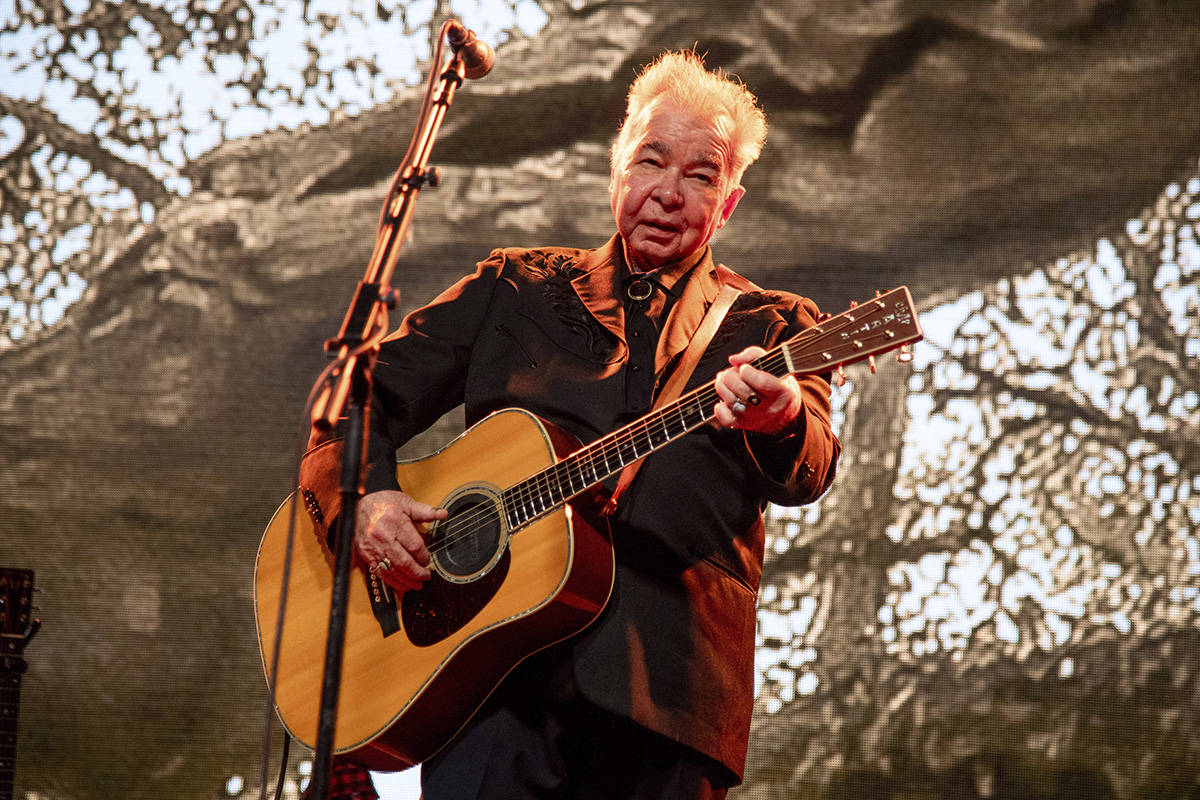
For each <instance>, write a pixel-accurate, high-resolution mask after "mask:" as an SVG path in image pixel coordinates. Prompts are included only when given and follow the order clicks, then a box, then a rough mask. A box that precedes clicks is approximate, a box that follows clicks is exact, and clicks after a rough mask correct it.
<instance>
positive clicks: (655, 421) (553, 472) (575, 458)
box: [430, 312, 886, 553]
mask: <svg viewBox="0 0 1200 800" xmlns="http://www.w3.org/2000/svg"><path fill="white" fill-rule="evenodd" d="M847 313H849V312H847ZM835 321H837V322H839V323H840V324H839V325H832V326H831V325H830V323H832V322H835ZM850 324H853V325H861V324H862V321H861V320H858V319H856V318H852V317H851V318H844V317H843V315H839V316H838V317H833V318H831V319H829V320H826V321H825V323H822V325H820V326H815V327H814V328H809V329H807V330H806V331H804V332H803V333H801V334H798V335H797V336H796V337H794V338H793V339H791V340H790V341H788V342H785V343H783V344H781V345H780V346H778V347H776V348H774V349H773V350H771V351H770V352H768V353H766V354H764V355H763V356H761V357H760V358H758V359H756V360H755V361H753V362H751V364H752V366H754V367H756V368H758V369H762V370H763V371H766V372H770V373H772V374H775V375H780V374H786V373H787V372H788V369H787V358H786V357H785V355H784V350H785V349H787V350H789V352H790V355H791V357H792V359H793V361H795V360H796V359H797V353H796V351H797V350H798V349H800V348H801V345H804V344H807V340H811V339H813V338H817V337H824V336H825V335H827V334H829V333H836V332H838V331H840V330H841V329H843V328H844V327H845V326H846V325H850ZM830 328H832V330H830ZM806 334H807V335H806ZM879 338H886V332H882V331H881V332H871V333H867V334H864V336H862V337H860V338H859V339H858V342H859V343H860V345H861V343H865V342H866V341H868V340H871V339H879ZM863 349H868V350H870V349H871V348H863V347H861V346H859V347H856V348H855V352H854V353H852V354H851V357H856V356H858V353H859V352H860V351H861V350H863ZM800 355H801V356H803V355H804V353H801V354H800ZM861 357H864V358H865V355H864V356H861ZM828 363H829V365H830V369H834V368H836V367H837V365H838V364H840V363H845V360H843V361H840V362H839V361H836V360H829V362H828ZM701 394H705V395H706V397H705V398H704V399H703V401H702V400H701V398H700V395H701ZM716 399H717V394H716V390H715V381H714V382H712V383H709V384H707V385H706V386H703V387H700V388H698V389H696V390H693V391H692V392H691V393H689V394H688V395H685V396H684V397H682V398H680V399H679V400H677V401H675V402H673V403H671V404H670V405H668V406H665V407H663V408H662V409H659V410H658V411H657V412H655V413H653V414H650V415H647V416H646V417H643V418H642V419H640V420H637V421H635V422H634V423H632V424H631V425H630V426H627V427H626V428H622V429H620V430H618V431H614V432H613V433H611V434H608V435H607V436H605V437H603V438H602V439H600V440H597V442H594V443H593V444H591V445H589V446H588V447H585V448H583V449H581V450H580V451H578V452H577V453H575V454H572V455H571V456H569V457H568V458H566V459H564V460H563V461H560V462H557V463H555V464H553V465H551V466H549V467H547V468H546V469H544V470H542V471H541V472H540V473H538V474H536V475H534V476H531V477H530V478H527V479H526V480H524V481H521V482H520V483H517V484H515V485H514V486H512V487H510V488H509V489H507V490H504V491H502V492H501V495H500V499H501V503H500V506H501V507H500V508H497V507H496V505H495V504H490V503H489V504H482V505H481V506H479V507H477V508H476V509H472V511H471V512H470V513H469V514H467V515H464V516H463V517H460V518H459V519H458V520H456V522H457V523H458V526H457V527H458V530H457V532H455V533H452V534H448V535H447V536H445V537H443V538H442V539H439V540H438V541H437V542H436V543H435V544H434V545H433V546H431V547H430V552H431V553H436V552H441V551H442V550H445V549H447V548H449V547H451V546H453V545H455V544H457V543H458V542H460V541H462V540H464V539H467V538H471V537H474V536H476V535H477V534H478V532H479V531H481V530H483V529H484V528H485V527H490V526H491V524H492V522H491V521H492V520H493V519H495V518H498V517H501V516H506V513H505V512H506V511H508V509H510V508H517V509H521V510H522V511H525V512H532V513H527V517H526V518H525V519H523V520H519V523H518V524H517V525H514V526H511V527H510V529H509V530H510V532H511V533H516V532H517V531H519V530H521V529H522V528H524V527H525V526H526V525H528V524H529V523H531V522H533V521H535V520H536V519H538V518H539V517H540V516H542V515H543V514H545V513H547V512H548V511H551V510H553V509H554V508H557V507H558V506H559V505H561V504H562V503H564V502H566V501H567V500H569V499H571V498H572V497H574V496H575V495H577V494H579V493H581V492H583V491H584V490H586V489H587V488H588V487H589V486H590V485H591V483H587V484H585V485H583V486H582V487H581V488H579V489H577V490H574V489H573V488H570V487H573V486H574V480H573V479H572V475H577V476H579V477H583V476H584V475H585V474H586V473H585V471H584V469H583V468H581V467H578V466H576V462H580V463H583V464H588V465H591V469H590V472H591V473H592V474H595V471H596V461H597V455H598V454H599V455H602V456H603V458H604V469H605V470H608V472H607V474H606V475H605V477H608V476H609V475H612V474H615V473H616V472H618V471H619V470H620V469H622V468H623V467H624V466H626V464H627V463H632V462H633V461H636V460H637V459H638V458H641V457H643V456H644V455H648V454H649V453H650V452H653V451H654V450H656V449H658V447H662V446H664V445H665V444H668V443H669V442H671V441H674V439H676V438H678V437H679V436H682V435H683V434H685V433H687V432H688V431H689V430H691V429H692V427H699V426H700V425H703V424H704V423H705V422H707V421H708V420H709V419H711V418H712V414H711V413H708V412H707V411H706V410H705V406H707V405H708V402H705V401H711V402H712V403H714V404H715V401H716ZM689 402H692V403H695V402H700V413H701V419H700V420H699V421H698V422H696V423H695V425H694V426H692V427H686V426H685V427H684V428H683V429H682V430H680V431H679V432H677V433H675V434H671V433H670V432H669V431H667V434H668V435H667V438H666V439H665V440H664V441H663V442H661V443H659V444H658V445H654V443H653V440H651V442H650V444H651V447H650V449H649V450H647V451H646V453H644V454H641V455H639V453H638V448H637V445H636V442H635V440H636V439H637V437H638V436H642V437H646V436H648V435H649V430H650V428H651V427H652V426H653V427H660V426H661V427H664V429H665V422H664V420H663V418H664V417H666V416H668V415H670V414H676V413H678V414H680V415H682V413H683V409H682V407H683V406H685V405H687V404H688V403H689ZM606 439H609V440H611V441H605V440H606ZM598 445H599V446H598ZM629 447H632V453H633V458H631V459H630V461H629V462H625V461H624V459H623V457H622V455H621V451H622V450H623V449H624V448H629ZM593 450H595V451H597V452H595V453H593V452H592V451H593ZM609 453H611V454H612V455H613V456H615V459H616V461H617V463H619V464H621V467H618V469H616V470H611V469H610V468H609V461H610V458H609V455H608V454H609ZM564 476H565V477H567V478H568V479H571V482H570V483H569V484H568V487H569V488H568V489H567V491H565V492H564V489H563V477H564ZM603 479H604V478H601V479H600V480H603ZM593 483H594V482H593ZM555 494H557V495H558V498H559V499H558V500H555V499H554V495H555ZM547 496H549V498H550V502H549V503H548V504H547V503H546V502H544V499H545V498H546V497H547ZM539 499H540V500H543V502H541V503H539V502H538V501H539ZM507 521H508V520H507V519H506V522H507Z"/></svg>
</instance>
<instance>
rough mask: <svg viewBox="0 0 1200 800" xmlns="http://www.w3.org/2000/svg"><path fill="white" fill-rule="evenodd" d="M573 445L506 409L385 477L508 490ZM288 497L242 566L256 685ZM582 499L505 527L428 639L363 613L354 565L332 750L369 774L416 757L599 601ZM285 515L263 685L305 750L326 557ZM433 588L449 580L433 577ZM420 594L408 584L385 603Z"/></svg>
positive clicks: (364, 592) (422, 487)
mask: <svg viewBox="0 0 1200 800" xmlns="http://www.w3.org/2000/svg"><path fill="white" fill-rule="evenodd" d="M576 446H577V443H575V442H574V440H572V439H571V438H570V437H568V436H566V435H565V434H562V433H561V432H559V431H557V430H555V429H554V428H553V427H552V426H550V425H547V424H545V423H543V422H542V421H541V420H539V419H538V418H537V417H535V416H533V415H532V414H529V413H528V412H525V411H520V410H515V409H509V410H505V411H501V412H497V413H495V414H493V415H491V416H489V417H487V418H486V419H484V420H482V421H480V422H479V423H477V424H476V425H474V426H473V427H471V428H470V429H469V430H468V431H466V432H465V433H464V434H462V435H461V436H459V437H458V438H457V439H455V440H454V441H453V442H451V443H450V444H449V445H447V446H446V447H445V448H443V449H442V450H440V451H438V452H436V453H434V454H432V455H430V456H428V457H426V458H423V459H419V460H416V461H411V462H404V463H402V464H400V465H398V467H397V477H398V480H399V482H400V485H401V486H403V487H404V489H405V491H406V492H408V493H409V494H410V495H412V496H413V497H415V498H416V499H418V500H421V501H422V502H426V503H429V504H431V505H441V504H443V502H445V499H446V498H447V497H450V496H451V495H453V494H454V493H455V492H456V491H457V490H458V489H459V488H460V487H461V486H463V485H465V484H464V479H469V482H470V483H472V484H485V485H494V486H498V487H505V486H509V485H511V484H513V483H516V482H518V481H520V480H522V479H523V478H525V477H526V476H528V475H530V474H531V473H534V472H537V471H538V470H540V469H544V468H546V467H548V466H550V465H552V464H554V463H555V462H556V461H557V460H558V459H559V458H561V457H563V456H564V455H566V454H569V453H570V452H571V450H572V449H574V448H575V447H576ZM291 506H292V504H291V503H290V501H288V502H285V503H284V504H283V505H282V506H281V507H280V508H279V510H278V511H277V512H276V513H275V516H274V517H273V518H272V519H271V522H270V524H269V525H268V526H267V530H266V532H265V533H264V535H263V540H262V543H261V544H260V546H259V552H258V559H257V561H256V564H255V598H254V599H255V611H256V619H255V621H256V625H257V630H258V638H259V646H260V653H261V654H262V658H263V664H264V669H265V671H266V672H267V677H268V681H271V680H272V677H273V676H272V675H271V674H270V660H271V654H272V653H273V651H274V643H275V630H276V621H277V615H278V606H279V595H280V592H281V590H282V580H283V571H284V570H283V563H284V557H285V552H286V544H287V533H288V515H289V510H290V508H291ZM588 506H589V504H588V503H581V504H577V505H569V506H566V507H564V508H560V509H558V510H557V511H555V512H553V513H551V514H549V515H547V516H545V517H544V518H541V519H539V520H538V521H536V522H534V523H533V524H531V525H529V526H527V527H525V528H522V529H520V530H519V531H517V532H516V533H514V534H512V536H511V538H510V539H509V542H508V547H507V554H506V556H505V563H504V567H505V568H506V570H507V572H506V573H504V574H503V576H502V577H503V580H502V581H494V582H495V583H496V584H497V585H496V587H495V589H494V592H493V593H490V596H488V597H486V598H485V601H484V602H482V608H481V609H480V610H478V612H477V613H474V614H473V616H471V618H470V619H469V621H466V624H465V625H463V626H462V627H457V628H455V629H453V630H451V628H453V627H454V626H449V627H447V628H446V629H445V630H439V629H437V628H436V627H435V628H434V631H435V634H430V633H429V631H423V632H421V633H420V635H417V636H416V637H415V639H416V641H414V636H413V635H410V634H412V633H413V632H410V631H409V630H408V629H407V628H406V627H405V626H404V625H401V626H400V630H398V631H397V632H395V633H391V634H390V635H387V634H385V631H384V630H383V629H382V628H381V625H380V623H379V621H378V620H377V619H376V617H375V614H374V613H373V609H372V605H371V588H370V580H369V576H368V575H367V574H366V572H365V570H364V569H363V566H362V565H361V564H357V563H356V564H355V565H354V566H353V567H352V570H353V574H352V576H351V581H350V599H349V606H348V610H347V628H346V646H345V655H344V661H343V667H342V680H341V686H340V689H341V692H340V702H339V713H338V719H337V725H336V728H335V731H334V748H335V750H336V751H337V752H339V753H343V754H347V755H349V757H351V758H352V759H354V760H356V761H358V762H360V763H362V764H363V765H364V766H368V767H372V768H375V769H384V770H395V769H404V768H406V767H409V766H412V765H413V764H416V763H419V762H421V761H423V760H425V759H426V758H428V757H429V756H431V755H433V754H434V753H435V752H437V750H438V749H440V748H441V747H442V746H443V745H444V744H445V743H446V742H447V741H448V740H449V739H450V738H451V737H452V736H453V735H454V733H456V732H457V730H458V729H459V728H460V727H461V726H462V725H463V724H465V723H466V721H467V720H468V719H469V718H470V716H471V715H472V714H473V713H474V712H475V710H476V709H477V708H478V707H479V705H481V704H482V703H483V701H484V700H485V699H486V698H487V696H488V695H489V694H491V692H492V691H493V689H494V688H495V686H496V685H497V684H498V683H499V682H500V680H501V679H502V678H503V677H504V676H505V675H506V674H507V673H508V672H509V671H510V670H511V669H512V668H513V667H515V666H516V665H517V664H518V663H519V662H520V661H521V660H523V659H524V658H525V657H526V656H528V655H530V654H531V653H533V652H536V651H537V650H540V649H542V648H544V647H547V646H549V645H550V644H553V643H554V642H557V641H560V640H562V639H565V638H567V637H568V636H570V635H572V634H574V633H576V632H578V631H580V630H582V629H583V628H584V627H586V626H587V624H588V623H590V622H591V621H592V620H593V619H594V618H595V617H596V616H597V615H598V614H599V613H600V611H601V610H602V609H603V607H604V604H605V603H606V602H607V599H608V596H609V593H610V592H611V590H612V580H613V553H612V547H611V544H610V543H609V541H608V538H607V532H606V529H605V527H604V526H603V525H600V524H595V523H594V522H593V520H592V517H593V515H592V514H591V513H590V511H589V508H588ZM295 519H296V533H295V540H294V544H293V554H292V562H291V580H290V584H291V585H290V592H289V598H288V606H287V610H286V616H285V619H284V626H283V640H282V649H281V653H280V667H279V675H278V676H277V678H278V679H277V680H275V681H273V682H274V683H275V686H276V697H275V702H276V707H277V710H278V713H279V717H280V719H281V720H282V722H283V724H284V726H285V727H286V728H287V729H288V731H289V732H290V733H291V734H292V735H293V736H294V737H295V738H296V739H297V740H299V741H300V742H302V743H304V744H306V745H308V746H310V747H311V746H313V745H314V743H315V741H316V738H317V737H316V732H317V718H318V711H319V709H318V700H319V697H320V694H321V679H322V672H323V666H324V654H325V638H326V630H325V629H326V625H327V622H328V617H329V603H330V596H331V592H332V583H333V558H332V556H331V554H330V553H329V552H328V551H327V549H326V548H325V547H324V546H322V544H321V540H320V538H319V537H320V534H319V533H318V530H317V527H316V526H315V525H314V523H313V521H312V519H311V518H310V516H309V514H308V512H307V511H306V510H305V508H304V506H303V504H297V506H296V515H295ZM498 570H499V568H498V567H497V569H496V570H494V572H496V573H497V575H499V572H498ZM435 581H436V579H435ZM447 587H449V588H447ZM427 588H429V587H427ZM439 591H442V592H447V591H449V592H453V591H456V589H455V587H454V585H453V584H446V583H445V582H442V584H441V589H440V590H439ZM425 592H426V589H422V590H421V591H420V592H415V593H409V594H408V595H405V596H404V599H403V600H401V601H400V602H398V604H397V605H401V604H406V603H408V601H411V600H417V599H419V596H420V595H423V594H424V593H425ZM404 607H405V608H407V605H405V606H404ZM433 616H436V614H434V615H433Z"/></svg>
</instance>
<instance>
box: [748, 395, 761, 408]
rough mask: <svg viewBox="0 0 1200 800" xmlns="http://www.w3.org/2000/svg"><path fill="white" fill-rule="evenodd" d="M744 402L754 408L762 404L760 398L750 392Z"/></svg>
mask: <svg viewBox="0 0 1200 800" xmlns="http://www.w3.org/2000/svg"><path fill="white" fill-rule="evenodd" d="M746 402H747V403H749V404H750V405H752V406H756V405H758V404H759V403H761V402H762V398H761V397H759V396H758V395H756V394H754V393H753V392H751V393H750V396H749V397H747V398H746Z"/></svg>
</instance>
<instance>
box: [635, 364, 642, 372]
mask: <svg viewBox="0 0 1200 800" xmlns="http://www.w3.org/2000/svg"><path fill="white" fill-rule="evenodd" d="M641 369H642V368H641V367H640V366H638V365H637V364H634V365H633V371H634V372H640V371H641Z"/></svg>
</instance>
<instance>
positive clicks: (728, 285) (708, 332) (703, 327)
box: [600, 264, 756, 517]
mask: <svg viewBox="0 0 1200 800" xmlns="http://www.w3.org/2000/svg"><path fill="white" fill-rule="evenodd" d="M717 275H718V277H719V279H720V280H721V290H720V291H719V292H718V293H717V299H716V300H713V303H712V305H711V306H709V307H708V311H707V312H705V314H704V318H703V319H702V320H700V325H699V327H697V328H696V332H695V333H694V334H692V340H691V341H690V342H688V346H687V349H686V350H684V351H683V356H682V357H680V359H679V365H678V366H676V367H675V371H674V372H672V373H671V377H670V378H668V379H667V383H666V385H665V386H663V390H662V391H661V392H659V394H658V397H657V398H655V400H654V406H653V408H651V410H652V411H657V410H658V409H660V408H662V407H663V406H664V405H666V404H667V403H670V402H673V401H674V400H675V399H676V398H677V397H679V394H680V393H681V392H682V391H683V387H684V386H686V385H687V382H688V378H690V377H691V376H692V372H693V371H695V369H696V364H698V363H700V356H702V355H704V351H705V349H707V348H708V343H709V342H711V341H712V337H713V334H715V333H716V332H717V328H719V327H721V322H722V321H723V320H724V319H725V314H726V312H728V311H729V307H730V306H732V305H733V301H734V300H736V299H737V296H738V295H739V294H741V293H742V289H740V288H736V287H735V286H733V284H734V283H741V284H742V288H756V287H754V284H752V283H750V282H749V281H747V280H746V279H745V278H743V277H742V276H741V275H738V274H737V273H736V272H734V271H733V270H731V269H729V268H728V267H726V266H725V265H724V264H718V265H717ZM645 460H646V459H645V458H639V459H638V460H637V461H634V462H633V463H632V464H630V465H629V466H627V467H625V469H623V470H621V475H620V477H619V478H617V487H616V488H615V489H613V493H612V495H611V496H610V497H609V498H608V502H607V503H605V504H604V509H603V510H602V511H601V512H600V513H601V514H603V515H604V516H606V517H610V516H612V515H613V513H614V512H615V511H616V510H617V502H618V501H619V500H620V499H621V495H623V494H625V490H626V489H627V488H629V484H631V483H633V477H634V476H635V475H637V471H638V470H639V469H641V468H642V462H644V461H645Z"/></svg>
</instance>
